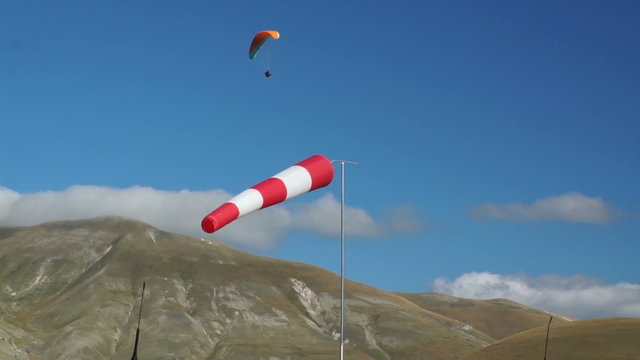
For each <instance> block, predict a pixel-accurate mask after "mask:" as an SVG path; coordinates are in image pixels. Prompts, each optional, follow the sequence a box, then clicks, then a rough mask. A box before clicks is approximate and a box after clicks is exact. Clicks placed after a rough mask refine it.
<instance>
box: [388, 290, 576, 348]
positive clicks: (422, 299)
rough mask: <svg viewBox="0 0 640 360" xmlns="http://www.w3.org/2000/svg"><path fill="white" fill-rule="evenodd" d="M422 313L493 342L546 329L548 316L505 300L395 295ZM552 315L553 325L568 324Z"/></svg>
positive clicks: (436, 295) (416, 294)
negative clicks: (467, 327) (455, 323)
mask: <svg viewBox="0 0 640 360" xmlns="http://www.w3.org/2000/svg"><path fill="white" fill-rule="evenodd" d="M398 295H400V296H403V297H404V298H406V299H407V300H409V301H411V302H413V303H415V304H416V305H418V306H420V307H422V308H423V309H426V310H429V311H432V312H435V313H438V314H441V315H444V316H447V317H449V318H452V319H456V320H458V321H461V322H463V323H466V324H469V325H470V326H472V327H473V328H475V329H476V330H479V331H481V332H483V333H484V334H486V335H489V336H490V337H492V338H493V339H495V340H500V339H503V338H506V337H508V336H511V335H514V334H517V333H519V332H522V331H524V330H528V329H532V328H535V327H538V326H546V325H547V323H548V322H549V316H550V315H549V313H547V312H545V311H542V310H537V309H533V308H530V307H527V306H524V305H522V304H518V303H517V302H514V301H511V300H507V299H491V300H472V299H463V298H459V297H455V296H450V295H444V294H438V293H398ZM571 320H575V319H571V318H568V317H565V316H558V315H555V317H554V321H555V322H565V321H571Z"/></svg>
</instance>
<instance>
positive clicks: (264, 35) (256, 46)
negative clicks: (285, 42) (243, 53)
mask: <svg viewBox="0 0 640 360" xmlns="http://www.w3.org/2000/svg"><path fill="white" fill-rule="evenodd" d="M279 38H280V33H279V32H277V31H276V30H266V31H260V32H259V33H257V34H256V35H255V36H254V37H253V41H251V46H249V59H251V60H253V59H254V58H255V57H256V55H258V50H260V48H261V47H262V45H264V43H265V42H266V41H267V40H269V39H274V40H278V39H279ZM267 61H268V59H267ZM271 75H273V74H272V73H271V71H270V70H269V64H267V70H266V71H265V72H264V76H265V77H267V78H269V77H271Z"/></svg>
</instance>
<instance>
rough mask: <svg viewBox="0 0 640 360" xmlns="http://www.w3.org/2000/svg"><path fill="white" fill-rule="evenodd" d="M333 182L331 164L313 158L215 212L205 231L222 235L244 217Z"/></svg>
mask: <svg viewBox="0 0 640 360" xmlns="http://www.w3.org/2000/svg"><path fill="white" fill-rule="evenodd" d="M331 180H333V165H332V164H331V161H330V160H329V159H327V158H326V157H324V156H322V155H313V156H311V157H310V158H308V159H306V160H302V161H300V162H299V163H297V164H295V165H293V166H292V167H290V168H288V169H285V170H284V171H282V172H280V173H278V174H276V175H274V176H273V177H271V178H269V179H267V180H265V181H263V182H261V183H259V184H257V185H255V186H252V187H251V188H249V189H247V190H245V191H243V192H241V193H240V194H238V195H236V196H235V197H233V198H232V199H231V200H229V201H227V202H226V203H224V204H222V205H221V206H220V207H218V208H217V209H215V210H213V211H212V212H211V213H209V215H207V216H205V217H204V219H202V230H204V231H205V232H208V233H212V232H214V231H218V230H220V229H221V228H222V227H223V226H225V225H227V224H229V223H230V222H232V221H234V220H235V219H237V218H239V217H240V216H243V215H246V214H249V213H252V212H254V211H256V210H260V209H264V208H266V207H268V206H271V205H275V204H278V203H280V202H283V201H285V200H288V199H291V198H293V197H296V196H298V195H302V194H304V193H306V192H309V191H313V190H315V189H319V188H321V187H325V186H327V185H329V184H330V183H331Z"/></svg>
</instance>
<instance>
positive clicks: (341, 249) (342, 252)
mask: <svg viewBox="0 0 640 360" xmlns="http://www.w3.org/2000/svg"><path fill="white" fill-rule="evenodd" d="M333 161H337V162H340V360H344V164H347V163H348V164H354V165H356V164H358V163H357V162H353V161H347V160H333Z"/></svg>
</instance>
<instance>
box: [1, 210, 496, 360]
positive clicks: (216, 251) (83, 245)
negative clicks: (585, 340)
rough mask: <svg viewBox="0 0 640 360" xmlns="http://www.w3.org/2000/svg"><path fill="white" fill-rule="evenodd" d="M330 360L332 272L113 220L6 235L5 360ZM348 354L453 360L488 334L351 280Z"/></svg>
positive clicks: (335, 324)
mask: <svg viewBox="0 0 640 360" xmlns="http://www.w3.org/2000/svg"><path fill="white" fill-rule="evenodd" d="M143 281H146V285H147V291H146V293H145V303H144V309H143V312H142V325H141V336H140V349H139V352H138V355H139V357H140V358H141V359H143V358H146V359H235V360H241V359H269V360H275V359H309V358H313V359H335V358H336V356H337V354H338V351H339V342H338V334H339V317H338V314H339V283H340V282H339V278H338V277H337V276H336V275H335V274H333V273H331V272H328V271H326V270H323V269H321V268H318V267H314V266H310V265H306V264H302V263H296V262H290V261H282V260H277V259H271V258H265V257H259V256H254V255H251V254H249V253H245V252H241V251H238V250H235V249H233V248H232V247H230V246H227V245H224V244H222V243H219V242H215V241H208V240H202V239H196V238H189V237H184V236H180V235H176V234H171V233H167V232H163V231H160V230H158V229H155V228H153V227H151V226H149V225H146V224H143V223H138V222H133V221H129V220H125V219H120V218H99V219H92V220H84V221H67V222H55V223H47V224H43V225H39V226H34V227H27V228H20V229H3V230H2V233H1V234H0V284H1V285H0V359H4V358H7V359H33V360H35V359H129V358H131V354H132V349H133V341H134V337H135V328H136V324H137V315H138V308H139V296H140V291H141V285H142V283H143ZM346 297H347V314H346V330H345V333H346V336H345V339H346V342H347V345H346V356H348V358H349V359H456V358H461V357H462V356H464V355H467V354H469V353H471V352H473V351H475V350H478V349H481V348H483V347H485V346H486V345H488V344H489V343H490V342H492V341H493V339H492V338H491V337H489V336H487V335H485V334H483V333H482V332H480V331H477V330H474V329H473V328H471V327H469V326H468V325H467V324H465V323H463V322H460V321H457V320H454V319H451V318H448V317H445V316H443V315H440V314H437V313H435V312H431V311H428V310H425V309H423V308H421V307H419V306H417V305H416V304H414V303H412V302H411V301H409V300H407V299H406V298H404V297H402V296H399V295H396V294H392V293H388V292H384V291H380V290H377V289H375V288H372V287H369V286H366V285H363V284H359V283H355V282H347V284H346Z"/></svg>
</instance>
